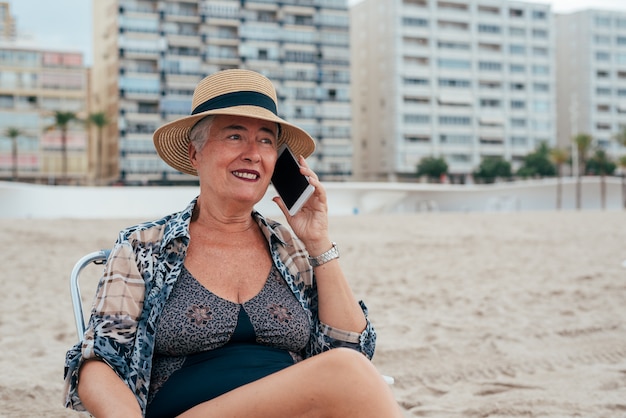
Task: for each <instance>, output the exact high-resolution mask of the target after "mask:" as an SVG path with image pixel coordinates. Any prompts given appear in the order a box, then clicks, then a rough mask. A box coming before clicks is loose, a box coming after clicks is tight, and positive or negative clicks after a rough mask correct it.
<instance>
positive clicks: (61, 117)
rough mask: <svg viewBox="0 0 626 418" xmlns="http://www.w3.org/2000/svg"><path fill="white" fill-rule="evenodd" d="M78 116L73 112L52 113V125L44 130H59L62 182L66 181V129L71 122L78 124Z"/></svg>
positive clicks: (58, 111)
mask: <svg viewBox="0 0 626 418" xmlns="http://www.w3.org/2000/svg"><path fill="white" fill-rule="evenodd" d="M78 121H80V119H78V116H76V113H74V112H64V111H60V110H55V111H54V124H52V125H50V126H48V127H47V128H46V130H47V131H50V130H54V129H59V130H60V131H61V153H62V164H61V172H62V179H63V181H67V129H68V126H69V124H70V123H71V122H78Z"/></svg>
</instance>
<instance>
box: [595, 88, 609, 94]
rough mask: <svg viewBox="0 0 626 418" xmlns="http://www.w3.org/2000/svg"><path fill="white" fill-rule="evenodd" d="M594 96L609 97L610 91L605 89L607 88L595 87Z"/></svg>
mask: <svg viewBox="0 0 626 418" xmlns="http://www.w3.org/2000/svg"><path fill="white" fill-rule="evenodd" d="M596 94H597V95H598V96H610V95H611V89H610V88H607V87H597V88H596Z"/></svg>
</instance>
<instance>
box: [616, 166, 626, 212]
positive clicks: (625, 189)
mask: <svg viewBox="0 0 626 418" xmlns="http://www.w3.org/2000/svg"><path fill="white" fill-rule="evenodd" d="M617 164H618V165H619V167H620V168H621V169H622V206H623V207H624V209H626V155H622V156H621V157H619V159H618V160H617Z"/></svg>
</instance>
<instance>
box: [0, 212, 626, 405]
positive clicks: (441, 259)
mask: <svg viewBox="0 0 626 418" xmlns="http://www.w3.org/2000/svg"><path fill="white" fill-rule="evenodd" d="M143 220H144V219H115V220H93V221H90V220H72V219H64V220H43V219H35V220H24V219H20V220H10V219H9V220H7V219H4V220H0V254H2V265H1V266H2V268H1V269H0V285H1V288H2V292H0V353H1V354H0V416H1V417H31V416H32V417H34V416H37V417H73V416H78V414H76V413H74V412H72V411H69V410H66V409H64V408H63V406H62V394H61V392H62V387H63V382H62V375H63V360H64V356H65V352H66V351H67V349H68V348H69V347H70V346H71V345H72V344H73V343H74V341H75V340H76V331H75V328H74V322H73V315H72V308H71V302H70V297H69V284H68V277H69V273H70V271H71V269H72V266H73V264H74V262H75V261H76V260H77V259H79V258H80V257H81V256H82V255H84V254H85V253H87V252H89V251H92V250H96V249H100V248H106V247H109V246H111V245H112V243H113V241H114V240H115V238H116V236H117V232H118V230H119V229H121V228H122V227H124V226H127V225H130V224H134V223H136V222H137V221H143ZM331 236H332V238H333V239H334V240H335V241H337V243H338V244H339V246H340V249H341V251H342V257H341V263H342V265H343V266H344V269H345V271H346V273H347V276H348V277H349V278H350V281H351V283H352V284H353V288H354V291H355V293H356V294H357V296H358V297H359V298H362V299H364V300H365V302H366V304H367V305H368V307H369V309H370V316H371V319H372V321H373V322H374V325H375V326H376V328H377V330H378V346H377V351H376V354H375V356H374V363H375V364H376V366H377V367H378V369H379V370H380V372H381V373H383V374H386V375H390V376H393V377H394V378H395V384H394V385H393V390H394V392H395V394H396V397H397V400H398V402H399V403H400V404H401V405H402V406H403V407H404V408H405V410H406V411H407V412H406V415H407V417H624V416H626V268H625V267H624V266H623V262H624V260H626V213H624V212H618V211H608V212H600V211H585V212H562V213H558V212H523V213H423V214H406V215H359V216H346V217H332V218H331ZM99 272H100V268H98V267H93V269H92V270H90V271H89V272H87V273H86V274H85V275H84V279H85V280H84V282H83V283H84V284H83V286H82V288H83V293H84V295H85V297H84V300H85V302H86V303H87V305H89V304H90V302H91V297H92V295H93V288H94V287H95V281H96V280H97V276H98V274H99ZM87 282H90V283H87Z"/></svg>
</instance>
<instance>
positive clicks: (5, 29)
mask: <svg viewBox="0 0 626 418" xmlns="http://www.w3.org/2000/svg"><path fill="white" fill-rule="evenodd" d="M15 37H16V29H15V18H14V17H13V15H12V14H11V5H10V4H9V3H7V2H5V1H1V2H0V39H5V40H8V39H15Z"/></svg>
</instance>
